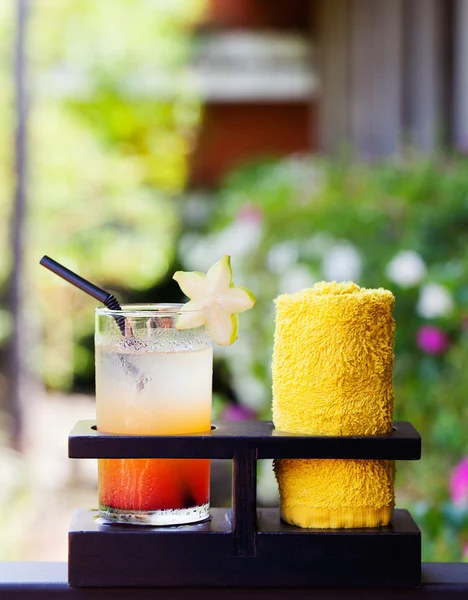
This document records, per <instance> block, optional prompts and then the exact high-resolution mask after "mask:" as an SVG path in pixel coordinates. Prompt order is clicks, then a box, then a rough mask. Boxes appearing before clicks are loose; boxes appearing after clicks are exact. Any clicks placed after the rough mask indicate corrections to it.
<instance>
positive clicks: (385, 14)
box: [317, 0, 403, 157]
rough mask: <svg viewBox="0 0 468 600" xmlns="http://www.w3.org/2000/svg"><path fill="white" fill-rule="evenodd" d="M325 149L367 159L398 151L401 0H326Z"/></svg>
mask: <svg viewBox="0 0 468 600" xmlns="http://www.w3.org/2000/svg"><path fill="white" fill-rule="evenodd" d="M317 21H318V26H317V28H318V33H317V41H318V51H317V52H318V56H319V61H318V64H319V71H320V78H321V82H322V89H321V100H320V109H321V110H320V113H321V115H320V119H321V146H322V148H323V149H324V150H326V151H328V152H333V151H336V150H337V149H338V148H339V146H340V144H343V143H348V144H349V145H350V146H351V149H352V150H353V151H356V152H357V153H358V154H359V155H361V156H364V157H381V156H386V155H391V154H394V153H395V152H397V150H398V147H399V144H400V137H401V133H402V127H401V125H402V110H401V95H402V31H403V27H402V23H403V2H402V0H321V1H320V2H319V3H318V6H317Z"/></svg>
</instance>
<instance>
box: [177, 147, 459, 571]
mask: <svg viewBox="0 0 468 600" xmlns="http://www.w3.org/2000/svg"><path fill="white" fill-rule="evenodd" d="M197 203H198V204H199V205H200V208H199V210H202V211H203V210H205V209H206V207H207V206H211V213H210V217H209V219H208V225H207V227H206V229H204V228H203V227H202V226H200V224H198V223H196V222H193V219H192V221H191V215H193V214H195V212H196V211H195V209H194V208H193V206H192V205H193V204H195V205H196V204H197ZM209 203H211V204H209ZM186 214H187V215H188V217H187V219H186V220H187V226H188V227H191V231H189V232H188V233H186V234H185V235H184V236H183V237H182V239H181V243H180V257H181V260H182V261H185V265H186V268H190V269H192V268H196V265H197V268H198V269H201V268H204V267H205V266H206V264H207V263H209V262H212V259H213V256H221V255H222V254H223V253H225V252H226V253H230V254H232V255H233V257H232V264H233V271H234V274H235V276H236V277H235V282H236V283H239V284H243V285H247V286H248V287H249V288H251V289H252V290H253V292H254V293H255V294H256V295H257V298H258V302H257V306H256V307H255V308H254V310H252V311H249V312H247V313H245V314H244V315H242V316H241V331H240V335H239V340H238V341H237V342H236V343H235V344H234V346H232V348H229V351H227V352H222V353H221V358H222V359H223V360H224V361H225V364H226V368H227V369H228V371H229V374H230V375H229V376H230V379H231V384H232V387H233V390H234V392H235V395H236V400H237V402H239V403H241V404H244V405H246V406H248V407H249V408H253V409H254V410H256V412H257V414H259V415H260V416H261V417H264V418H267V417H270V402H271V373H270V362H271V353H272V345H273V332H274V305H273V299H274V298H275V297H276V296H277V295H278V294H280V293H284V292H295V291H297V290H299V289H301V288H303V287H309V286H311V285H313V283H315V282H316V281H320V280H333V279H337V280H347V279H352V280H355V281H356V282H357V283H359V284H360V285H362V286H365V287H386V288H388V289H390V290H392V291H393V293H394V295H395V297H396V306H395V311H394V316H395V319H396V324H397V332H396V340H395V353H396V358H395V369H394V381H395V391H396V406H395V418H396V419H397V420H398V419H402V420H409V421H411V422H412V423H413V424H414V425H415V426H416V427H417V429H418V430H419V431H420V432H421V434H422V438H423V460H422V461H420V462H415V463H409V464H408V463H399V464H398V472H399V474H398V478H397V485H398V494H397V499H398V504H399V505H400V506H413V507H416V506H417V513H418V515H419V517H420V519H421V523H422V525H423V527H424V557H425V559H426V560H427V559H429V560H459V559H460V556H461V551H462V547H463V543H464V539H465V537H466V538H467V539H468V522H467V512H466V507H465V509H463V508H454V507H453V506H452V505H451V504H450V498H449V486H448V475H449V473H450V471H451V469H452V468H453V467H454V465H455V464H456V463H457V462H458V461H459V460H460V458H461V457H462V456H463V455H465V454H468V436H467V434H466V430H467V423H468V403H467V401H466V399H467V397H468V369H467V368H466V365H468V321H467V319H468V246H467V245H466V240H467V233H468V160H467V159H466V158H462V157H451V158H437V159H434V160H428V159H423V158H420V157H417V156H413V155H411V154H409V155H407V156H405V157H404V158H402V159H401V160H399V161H391V162H390V161H389V162H385V163H381V164H373V165H365V164H360V163H359V162H352V163H347V162H339V161H330V160H325V159H321V158H317V157H315V158H314V157H297V158H292V159H286V160H280V161H265V162H262V163H256V164H253V165H250V166H246V167H245V168H243V169H240V170H238V171H236V172H234V173H233V174H232V175H231V176H230V177H228V178H227V180H226V181H225V182H224V184H223V185H222V186H221V188H220V190H219V191H218V192H217V193H216V194H215V195H214V198H211V199H209V198H205V199H203V198H201V197H199V196H197V197H188V198H187V208H186ZM188 248H191V252H190V253H188V252H187V249H188ZM195 263H196V264H195ZM466 502H467V503H468V481H467V497H466ZM447 506H449V508H447ZM450 506H451V508H450ZM455 513H456V517H457V518H456V519H453V518H452V517H453V516H454V515H455Z"/></svg>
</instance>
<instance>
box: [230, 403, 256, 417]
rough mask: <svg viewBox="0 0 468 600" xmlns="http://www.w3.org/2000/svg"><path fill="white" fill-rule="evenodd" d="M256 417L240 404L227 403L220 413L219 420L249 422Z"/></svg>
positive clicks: (251, 411)
mask: <svg viewBox="0 0 468 600" xmlns="http://www.w3.org/2000/svg"><path fill="white" fill-rule="evenodd" d="M255 418H256V415H255V413H254V412H253V410H250V408H247V407H246V406H242V405H241V404H234V403H233V402H231V403H229V404H228V405H227V406H226V408H225V409H224V410H223V412H222V413H221V419H224V420H226V421H251V420H252V419H255Z"/></svg>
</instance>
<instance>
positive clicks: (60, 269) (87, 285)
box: [39, 256, 125, 335]
mask: <svg viewBox="0 0 468 600" xmlns="http://www.w3.org/2000/svg"><path fill="white" fill-rule="evenodd" d="M39 263H40V264H41V265H42V266H43V267H45V268H46V269H49V271H52V272H53V273H55V274H56V275H58V276H59V277H61V278H62V279H65V281H68V282H69V283H71V284H72V285H74V286H75V287H77V288H78V289H80V290H81V291H83V292H86V293H87V294H89V295H90V296H92V297H93V298H95V299H96V300H98V301H99V302H101V303H102V304H104V306H106V307H107V308H109V309H110V310H122V307H121V306H120V304H119V302H118V300H117V298H116V297H115V296H114V295H112V294H110V293H109V292H106V290H103V289H102V288H100V287H98V286H97V285H94V283H91V282H90V281H87V280H86V279H83V277H80V275H77V274H76V273H74V272H73V271H70V269H67V267H64V266H63V265H61V264H60V263H58V262H57V261H55V260H53V259H52V258H49V257H48V256H43V257H42V258H41V260H40V261H39ZM114 319H115V320H116V322H117V324H118V326H119V328H120V331H121V332H122V335H125V317H123V316H114Z"/></svg>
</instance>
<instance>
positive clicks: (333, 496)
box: [273, 282, 395, 528]
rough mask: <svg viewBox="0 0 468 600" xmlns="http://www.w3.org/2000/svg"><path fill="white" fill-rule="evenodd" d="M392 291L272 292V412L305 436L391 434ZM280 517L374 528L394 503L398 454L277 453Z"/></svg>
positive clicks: (340, 287)
mask: <svg viewBox="0 0 468 600" xmlns="http://www.w3.org/2000/svg"><path fill="white" fill-rule="evenodd" d="M394 302H395V299H394V297H393V294H392V293H391V292H389V291H388V290H384V289H378V290H371V289H365V288H360V287H359V286H358V285H356V284H354V283H351V282H346V283H340V284H338V283H335V282H333V283H326V282H321V283H318V284H316V285H315V286H314V287H313V288H310V289H306V290H303V291H301V292H298V293H296V294H285V295H283V296H280V297H279V298H278V299H277V300H276V308H277V318H276V331H275V346H274V351H273V420H274V424H275V427H276V429H278V430H279V431H285V432H289V433H304V434H309V435H375V434H382V433H388V432H390V431H391V429H392V418H393V397H394V396H393V383H392V369H393V338H394V330H395V324H394V320H393V317H392V310H393V306H394ZM275 472H276V476H277V479H278V484H279V489H280V503H281V516H282V518H283V519H284V520H285V521H287V522H288V523H292V524H295V525H299V526H301V527H315V528H342V527H353V528H356V527H375V526H378V525H386V524H388V522H389V520H390V518H391V515H392V512H393V507H394V473H395V467H394V462H393V461H376V460H374V461H362V460H335V459H332V460H328V459H327V460H289V459H288V460H284V459H283V460H277V461H276V462H275Z"/></svg>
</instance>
